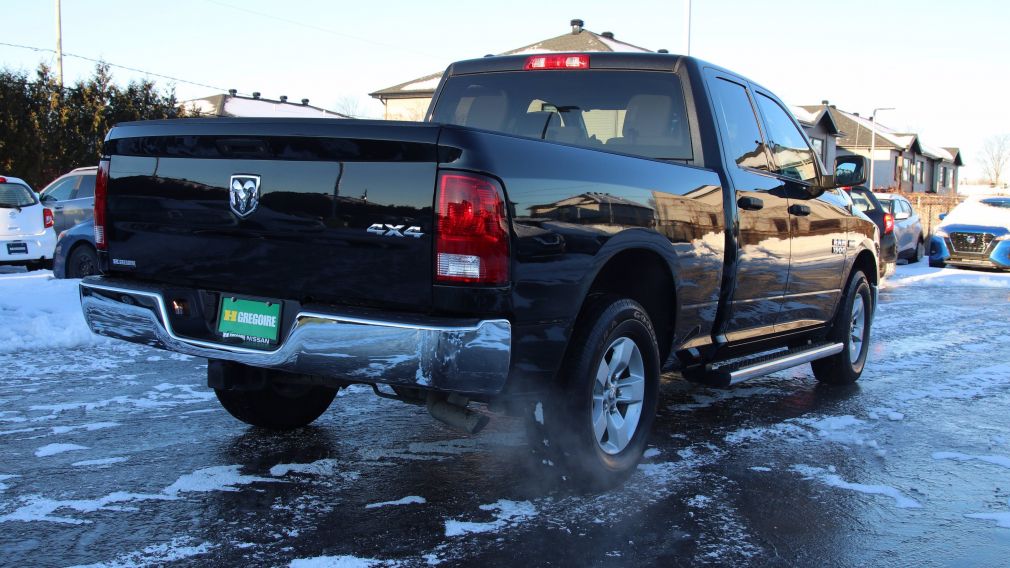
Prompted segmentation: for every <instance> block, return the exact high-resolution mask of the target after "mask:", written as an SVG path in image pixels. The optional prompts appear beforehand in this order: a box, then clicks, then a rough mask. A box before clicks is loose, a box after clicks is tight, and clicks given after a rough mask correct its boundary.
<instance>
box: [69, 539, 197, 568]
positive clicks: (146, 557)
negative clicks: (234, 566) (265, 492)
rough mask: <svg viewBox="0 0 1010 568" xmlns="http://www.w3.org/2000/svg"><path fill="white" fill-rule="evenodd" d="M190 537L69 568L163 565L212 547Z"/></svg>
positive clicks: (126, 567) (130, 567)
mask: <svg viewBox="0 0 1010 568" xmlns="http://www.w3.org/2000/svg"><path fill="white" fill-rule="evenodd" d="M193 542H194V540H193V539H192V538H190V537H178V538H173V539H172V540H171V541H170V542H166V543H163V544H153V545H151V546H147V547H145V548H144V549H143V550H139V551H137V552H130V553H127V554H124V555H122V556H120V557H119V558H117V559H115V560H112V561H109V562H99V563H96V564H85V565H77V566H73V567H71V568H133V567H138V566H164V565H166V564H167V563H169V562H178V561H180V560H185V559H187V558H191V557H193V556H198V555H200V554H206V553H207V552H210V551H211V550H213V549H214V546H212V545H211V544H210V543H207V542H204V543H200V544H193Z"/></svg>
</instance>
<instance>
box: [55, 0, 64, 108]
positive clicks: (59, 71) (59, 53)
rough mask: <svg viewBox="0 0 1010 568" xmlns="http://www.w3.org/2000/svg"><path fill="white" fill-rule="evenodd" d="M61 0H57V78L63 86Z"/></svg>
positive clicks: (61, 86)
mask: <svg viewBox="0 0 1010 568" xmlns="http://www.w3.org/2000/svg"><path fill="white" fill-rule="evenodd" d="M60 11H61V10H60V0H56V80H57V81H59V83H60V88H61V89H62V88H63V24H62V22H61V21H60V18H61V15H60Z"/></svg>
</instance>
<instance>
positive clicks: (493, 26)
mask: <svg viewBox="0 0 1010 568" xmlns="http://www.w3.org/2000/svg"><path fill="white" fill-rule="evenodd" d="M685 1H686V0H667V1H658V0H655V1H654V0H624V1H623V2H613V1H611V2H602V1H596V0H582V1H571V0H551V1H549V2H544V1H543V0H540V1H537V2H529V1H526V0H511V1H509V2H474V1H470V2H453V1H447V0H429V1H427V2H424V1H420V2H407V1H401V0H386V1H384V2H361V1H355V2H343V1H330V2H326V1H323V0H287V1H285V2H277V1H273V2H268V1H265V0H244V1H243V0H174V1H171V2H169V1H160V0H143V1H141V0H133V1H128V0H62V4H63V50H64V51H65V52H67V53H72V54H77V55H83V56H86V57H90V58H94V59H104V60H106V61H108V62H109V63H114V64H117V65H122V66H127V67H133V68H137V69H143V70H146V71H148V72H152V73H159V74H162V75H169V76H172V77H177V78H179V79H184V80H187V81H192V82H195V83H201V84H204V85H209V86H212V87H219V88H220V89H212V88H208V87H201V86H195V85H191V84H187V83H182V82H178V83H176V84H175V88H176V94H177V96H178V97H179V98H180V99H189V98H196V97H203V96H207V95H210V94H215V93H218V92H221V89H229V88H235V89H238V90H239V91H240V92H242V93H251V92H253V91H260V92H262V93H263V96H265V97H269V98H277V97H278V96H280V95H288V97H289V98H290V99H291V100H299V99H301V98H309V99H310V100H311V104H313V105H316V106H321V107H324V108H330V109H335V108H337V107H338V106H339V105H340V101H342V100H345V99H347V98H351V99H354V100H356V101H358V105H359V112H361V113H363V114H368V115H371V116H380V115H381V113H382V108H381V105H380V104H379V103H378V102H375V101H372V100H371V99H368V97H367V93H369V92H372V91H376V90H379V89H382V88H385V87H389V86H392V85H395V84H397V83H401V82H404V81H408V80H410V79H414V78H416V77H420V76H422V75H426V74H429V73H433V72H436V71H440V70H443V69H444V68H445V67H446V66H447V65H448V64H449V63H451V62H453V61H455V60H459V59H468V58H471V57H480V56H483V55H485V54H487V53H500V52H503V51H506V50H509V49H513V48H517V47H521V46H523V45H527V44H530V43H534V42H537V41H540V40H543V39H547V38H550V37H554V36H557V35H560V34H562V33H566V32H569V31H570V27H569V24H568V22H569V20H571V19H572V18H581V19H583V20H585V22H586V28H587V29H589V30H592V31H594V32H597V33H599V32H603V31H612V32H614V34H615V35H616V37H617V39H620V40H623V41H626V42H628V43H632V44H635V45H640V46H642V47H646V48H649V49H659V48H666V49H668V50H670V52H672V53H684V52H685V51H686V48H687V42H686V37H685V33H684V30H685V14H686V11H685ZM0 14H3V21H4V25H3V29H4V33H3V34H2V36H0V42H5V43H13V44H21V45H27V46H33V47H39V48H47V49H53V48H54V47H55V44H56V31H55V7H54V1H53V0H0ZM691 30H692V31H691V55H695V56H697V57H701V58H702V59H706V60H708V61H711V62H712V63H716V64H718V65H722V66H724V67H726V68H729V69H731V70H733V71H735V72H737V73H741V74H743V75H745V76H747V77H749V78H750V79H752V80H754V81H756V82H758V83H761V84H763V85H765V86H766V87H768V88H769V89H771V90H772V91H774V92H775V93H776V94H778V95H779V96H780V97H781V98H782V99H784V100H785V101H786V102H787V103H789V104H796V105H801V104H817V103H819V102H820V101H821V100H822V99H828V100H830V101H831V102H832V103H834V104H837V105H838V107H839V108H842V109H845V110H848V111H853V112H859V113H860V114H862V115H864V116H865V115H868V114H870V113H871V112H872V110H873V108H874V107H896V108H897V110H895V111H887V112H882V113H880V114H879V115H878V120H879V122H880V123H881V124H884V125H887V126H890V127H892V128H896V129H898V130H908V131H914V132H918V133H919V134H920V135H921V136H922V138H923V140H924V141H926V142H927V143H928V144H930V145H933V146H960V147H961V148H962V151H963V152H964V157H965V160H966V163H967V165H968V166H970V170H969V171H966V172H964V174H966V175H967V176H968V177H972V176H974V175H976V173H977V172H978V168H977V167H975V166H976V158H977V155H978V152H979V150H980V148H981V146H982V143H983V141H984V140H985V138H987V137H989V136H991V135H994V134H1002V133H1010V111H1008V110H1007V108H1008V107H1007V100H1008V99H1010V63H1008V61H1010V40H1008V38H1010V2H1004V1H996V0H991V1H990V0H962V1H960V2H952V1H950V0H946V1H943V2H940V1H933V0H929V1H927V0H920V1H912V0H869V1H864V0H853V1H848V2H820V1H813V0H806V1H800V0H764V1H760V2H759V1H754V0H695V1H694V3H693V15H692V28H691ZM54 59H55V56H54V55H53V54H52V53H39V52H34V51H29V50H26V49H19V48H14V47H9V46H5V45H0V65H3V66H6V67H8V68H14V69H24V70H29V71H33V70H34V69H35V67H37V66H38V64H39V63H40V62H44V63H46V64H53V62H54ZM63 65H64V74H65V78H66V81H67V82H72V81H74V80H76V79H78V78H81V77H85V76H87V75H89V74H90V73H91V71H92V69H93V68H94V64H93V63H91V62H87V61H81V60H80V59H75V58H73V57H68V56H65V57H64V61H63ZM113 74H114V77H115V78H116V80H117V81H118V82H120V83H126V82H128V81H129V80H130V79H134V78H139V77H142V76H143V75H142V74H139V73H134V72H130V71H126V70H123V69H118V68H113ZM151 78H152V79H154V80H155V81H156V82H157V83H158V85H159V86H161V87H167V86H169V85H170V84H171V82H170V81H168V80H165V79H161V78H157V77H151Z"/></svg>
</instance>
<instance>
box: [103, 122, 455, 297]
mask: <svg viewBox="0 0 1010 568" xmlns="http://www.w3.org/2000/svg"><path fill="white" fill-rule="evenodd" d="M438 133H439V128H438V126H432V125H422V124H409V123H389V122H381V121H352V120H346V121H345V120H322V119H309V120H298V119H206V120H205V119H201V120H175V121H157V122H146V123H132V124H128V125H124V126H119V127H117V128H115V129H114V130H113V131H112V132H111V133H110V134H109V138H108V139H107V141H106V148H105V151H106V154H107V155H108V156H110V158H111V161H110V170H109V172H110V173H109V182H108V190H107V196H108V197H107V199H108V201H107V222H106V225H107V226H106V231H107V240H108V256H109V262H110V265H109V269H110V271H111V272H112V273H118V274H123V275H125V274H127V273H129V274H130V275H131V276H132V277H136V278H142V279H144V278H147V279H153V280H158V281H161V282H167V283H177V284H179V285H187V286H198V287H201V288H205V289H209V290H217V291H226V292H233V293H237V294H247V295H253V296H261V297H270V298H284V299H294V300H299V301H302V302H306V301H322V302H332V303H343V304H354V305H377V306H398V307H404V308H408V309H412V310H424V309H426V308H427V307H428V306H430V304H431V279H432V264H431V254H432V252H431V251H432V243H431V232H432V227H433V223H434V218H433V213H432V204H433V199H434V188H435V178H436V169H437V165H438V164H437V158H438V152H437V145H436V143H437V139H438Z"/></svg>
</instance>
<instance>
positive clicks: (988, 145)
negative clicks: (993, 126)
mask: <svg viewBox="0 0 1010 568" xmlns="http://www.w3.org/2000/svg"><path fill="white" fill-rule="evenodd" d="M979 162H980V163H981V164H982V172H983V173H984V174H985V176H986V177H987V178H989V182H990V183H994V184H996V185H999V184H1000V179H1001V178H1002V177H1003V174H1004V172H1005V171H1006V169H1007V166H1008V165H1010V134H998V135H996V136H991V137H989V138H988V139H986V141H985V145H984V146H982V155H981V156H980V157H979Z"/></svg>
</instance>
